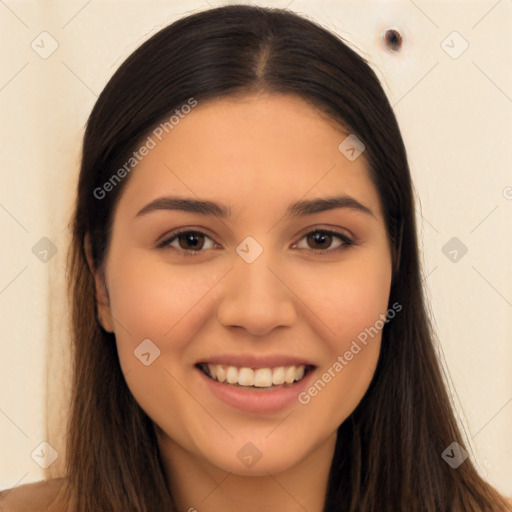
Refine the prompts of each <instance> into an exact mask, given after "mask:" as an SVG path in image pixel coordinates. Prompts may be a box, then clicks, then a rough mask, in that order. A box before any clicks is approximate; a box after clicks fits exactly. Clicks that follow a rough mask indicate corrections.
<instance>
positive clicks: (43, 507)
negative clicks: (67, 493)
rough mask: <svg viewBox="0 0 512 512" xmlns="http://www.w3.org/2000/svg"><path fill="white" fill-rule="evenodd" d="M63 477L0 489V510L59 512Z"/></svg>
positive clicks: (12, 511)
mask: <svg viewBox="0 0 512 512" xmlns="http://www.w3.org/2000/svg"><path fill="white" fill-rule="evenodd" d="M65 483H66V479H65V478H53V479H51V480H43V481H41V482H34V483H31V484H24V485H20V486H18V487H13V488H12V489H5V490H4V491H0V512H36V511H37V512H61V511H63V501H61V498H62V496H63V493H64V489H65V487H66V486H65Z"/></svg>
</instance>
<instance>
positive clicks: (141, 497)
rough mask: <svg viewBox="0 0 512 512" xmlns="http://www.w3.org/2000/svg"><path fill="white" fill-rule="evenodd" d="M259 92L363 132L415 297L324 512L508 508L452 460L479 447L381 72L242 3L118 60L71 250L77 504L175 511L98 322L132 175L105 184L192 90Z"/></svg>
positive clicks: (348, 433) (390, 329) (406, 287)
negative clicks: (430, 304)
mask: <svg viewBox="0 0 512 512" xmlns="http://www.w3.org/2000/svg"><path fill="white" fill-rule="evenodd" d="M260 91H264V92H269V93H285V94H293V95H297V96H299V97H301V98H302V99H303V100H305V101H307V102H309V104H311V105H312V106H314V107H316V108H318V109H320V110H321V111H322V112H324V113H325V115H327V116H328V117H329V118H330V119H332V120H333V121H334V122H336V123H337V125H339V126H340V127H341V128H343V129H344V130H347V131H348V133H352V134H355V135H356V136H357V137H358V138H359V139H361V140H362V141H364V144H365V146H366V150H365V153H364V155H365V157H366V160H367V163H368V166H369V171H370V176H371V179H372V182H373V183H374V185H375V187H376V188H377V190H378V193H379V197H380V200H381V203H382V207H383V211H384V216H385V223H386V229H387V233H388V237H389V240H390V243H391V246H392V248H393V254H392V256H393V281H392V286H391V292H390V300H389V304H394V303H395V302H397V303H399V304H401V305H402V307H403V309H402V311H401V312H400V314H399V315H396V317H395V318H394V319H393V320H392V321H391V322H389V323H388V324H386V325H385V327H384V330H383V338H382V345H381V353H380V357H379V362H378V365H377V369H376V372H375V375H374V378H373V380H372V382H371V384H370V386H369V388H368V390H367V392H366V394H365V396H364V397H363V399H362V400H361V402H360V403H359V405H358V406H357V408H356V409H355V410H354V411H353V413H352V414H351V415H350V416H349V417H348V418H347V419H346V420H345V421H344V422H343V424H342V425H341V426H340V427H339V429H338V440H337V444H336V449H335V454H334V459H333V462H332V467H331V471H330V476H329V482H328V491H327V495H326V503H325V509H324V510H325V511H326V512H331V511H342V510H343V511H350V512H355V511H363V512H370V511H379V512H386V511H390V512H391V511H393V512H396V511H404V510H411V511H419V510H422V511H428V512H439V511H452V510H461V511H462V510H463V511H465V512H469V511H475V512H476V511H478V512H481V511H491V510H492V511H493V512H497V511H505V510H508V508H507V507H506V501H505V500H504V499H503V497H501V496H500V494H499V493H498V492H497V491H496V490H495V489H494V488H493V487H492V486H491V485H489V484H488V483H487V482H486V481H485V480H484V479H483V478H482V477H480V476H479V474H478V473H477V471H476V469H475V467H474V466H473V464H472V463H471V461H470V460H469V459H467V460H466V461H465V462H464V463H462V464H461V465H460V466H459V467H458V468H457V469H453V468H452V467H450V465H448V464H447V463H446V462H445V461H444V460H443V458H442V457H441V454H442V452H443V451H444V450H445V449H446V448H447V447H448V446H449V445H451V443H453V442H457V443H458V444H459V445H461V446H462V447H465V448H466V449H467V447H466V446H465V442H464V440H463V437H462V435H461V432H460V430H459V427H458V425H457V422H456V418H455V415H454V409H453V405H452V403H451V401H450V395H449V394H448V392H447V388H446V387H445V383H444V381H443V374H442V371H441V366H440V363H439V361H438V357H437V355H436V345H435V343H436V342H435V335H434V332H433V328H432V326H431V324H430V322H429V317H428V312H427V306H426V302H425V298H424V292H423V289H422V278H421V272H420V264H419V254H418V243H417V235H416V224H415V206H414V197H413V189H412V184H411V177H410V171H409V166H408V162H407V156H406V151H405V148H404V144H403V141H402V137H401V134H400V130H399V127H398V124H397V121H396V118H395V115H394V113H393V111H392V108H391V106H390V104H389V101H388V99H387V97H386V95H385V93H384V91H383V88H382V87H381V85H380V83H379V80H378V78H377V76H376V75H375V73H374V72H373V71H372V69H371V68H370V66H369V65H368V64H367V62H366V61H365V60H364V59H363V58H362V57H360V56H359V55H358V54H357V53H356V52H355V51H354V50H352V49H351V48H350V47H349V45H348V44H347V43H346V42H344V41H343V39H342V38H340V37H338V36H337V35H335V34H332V33H330V32H328V31H327V30H325V29H323V28H322V27H320V26H319V25H317V24H316V23H314V22H312V21H309V20H307V19H306V18H304V17H301V16H298V15H296V14H294V13H292V12H290V11H287V10H281V9H271V8H263V7H254V6H242V5H233V6H226V7H220V8H215V9H209V10H206V11H202V12H198V13H195V14H193V15H190V16H187V17H184V18H182V19H180V20H178V21H176V22H174V23H172V24H171V25H169V26H167V27H165V28H164V29H162V30H160V31H159V32H158V33H156V34H155V35H154V36H152V37H151V38H150V39H149V40H148V41H146V42H145V43H144V44H142V46H140V47H139V48H138V49H137V50H136V51H135V52H134V53H132V54H131V55H130V56H129V57H128V59H127V60H126V61H125V62H124V63H123V64H122V65H121V66H120V68H119V69H118V70H117V71H116V73H115V74H114V75H113V76H112V78H111V79H110V81H109V82H108V84H107V85H106V87H105V89H104V90H103V92H102V93H101V95H100V97H99V98H98V101H97V102H96V104H95V106H94V108H93V110H92V113H91V115H90V117H89V120H88V123H87V128H86V132H85V136H84V140H83V151H82V161H81V169H80V176H79V182H78V191H77V201H76V208H75V211H74V214H73V219H72V244H71V247H70V253H69V261H68V270H69V293H70V300H71V304H72V311H71V313H72V332H73V336H74V338H73V358H74V367H73V381H72V408H71V414H70V419H69V425H68V439H67V455H66V456H67V459H66V472H67V491H68V502H69V503H68V505H69V508H68V510H69V511H70V512H90V511H95V512H97V511H115V512H126V511H137V512H157V511H160V510H162V511H164V510H165V511H170V510H175V508H174V505H173V500H172V493H171V490H170V489H169V488H168V485H167V481H166V478H165V474H164V470H163V465H162V461H161V459H160V454H159V450H158V445H157V442H156V437H155V433H154V430H153V425H152V422H151V420H150V418H148V416H147V415H146V414H145V413H144V412H143V411H142V409H141V408H140V407H139V405H138V404H137V403H136V401H135V399H134V398H133V396H132V394H131V393H130V391H129V389H128V387H127V385H126V383H125V380H124V377H123V374H122V371H121V368H120V364H119V360H118V355H117V351H116V344H115V338H114V335H113V334H111V333H108V332H106V331H105V330H103V329H102V327H101V325H100V323H99V322H98V320H97V304H96V302H95V289H94V281H93V275H92V273H91V272H90V270H89V268H88V266H87V261H86V253H85V250H84V237H85V236H86V235H88V236H90V242H91V246H90V247H91V254H92V259H93V264H94V269H95V270H98V271H99V272H100V275H101V272H102V269H103V265H104V262H105V257H106V254H107V251H108V247H109V240H110V235H111V229H112V220H113V211H114V208H115V205H116V203H117V201H118V200H119V197H120V194H121V192H122V190H123V188H124V186H126V183H127V181H128V179H129V175H126V176H125V177H123V179H122V180H120V182H116V183H115V186H113V187H111V190H110V191H109V192H108V194H105V195H104V197H99V196H100V195H102V194H100V193H98V190H99V189H100V188H101V187H102V185H103V184H104V183H106V182H108V181H109V180H110V179H112V177H113V175H114V174H115V173H116V171H117V170H118V169H120V168H122V167H123V164H125V163H126V161H127V160H128V159H129V157H130V156H131V155H132V152H133V151H134V150H135V149H137V147H138V144H140V142H141V140H142V139H143V138H144V137H146V136H147V134H148V133H150V131H151V130H152V129H153V128H154V127H155V126H157V125H158V124H159V123H160V122H161V121H162V120H163V119H164V118H168V117H169V115H170V114H172V112H173V111H174V110H175V109H177V108H179V107H180V106H181V105H183V104H186V103H187V101H188V100H189V99H190V98H195V100H196V101H198V103H199V104H201V102H204V101H207V100H213V99H215V98H221V97H226V96H230V95H240V94H249V93H254V92H260ZM95 191H96V193H95Z"/></svg>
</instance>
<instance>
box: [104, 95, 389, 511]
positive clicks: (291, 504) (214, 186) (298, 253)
mask: <svg viewBox="0 0 512 512" xmlns="http://www.w3.org/2000/svg"><path fill="white" fill-rule="evenodd" d="M346 136H347V134H346V133H344V132H343V131H342V130H341V129H340V128H339V127H337V125H335V124H334V123H333V122H332V121H330V120H328V119H326V117H325V116H323V115H321V114H320V113H319V112H318V111H317V110H315V109H314V108H313V107H312V106H311V105H309V104H308V103H306V102H304V101H303V100H302V99H299V98H297V97H294V96H290V95H267V94H261V95H251V96H244V97H238V98H233V97H230V98H228V99H222V100H214V101H213V102H208V103H204V104H201V103H199V104H198V105H197V106H196V107H195V108H194V109H193V110H192V112H191V113H190V114H188V115H187V116H186V117H185V118H184V119H182V120H180V122H179V124H178V125H177V126H175V127H174V129H173V130H172V131H171V132H170V133H169V134H168V135H166V136H165V137H164V138H163V140H162V141H161V142H159V143H158V145H157V146H156V147H155V148H154V149H152V150H151V151H150V152H149V154H148V155H147V156H146V157H145V158H144V159H143V160H142V161H141V162H140V163H139V164H138V165H137V167H136V169H135V170H134V171H132V174H131V176H130V177H129V181H128V183H127V184H126V187H125V189H124V190H123V193H122V195H121V198H120V200H119V203H118V205H117V207H116V210H115V213H114V223H113V232H112V239H111V245H110V247H109V252H108V254H107V258H106V262H105V265H106V266H105V272H106V273H105V276H106V282H105V285H106V289H105V286H104V283H103V281H102V278H101V276H100V275H99V273H96V274H95V278H96V293H97V301H98V304H99V310H98V313H99V319H100V322H101V323H102V325H103V327H104V328H105V329H106V330H107V331H110V332H114V333H115V336H116V343H117V349H118V354H119V358H120V362H121V366H122V370H123V372H124V374H125V378H126V382H127V384H128V387H129V389H130V391H131V392H132V393H133V395H134V397H135V399H136V400H137V402H138V403H139V404H140V406H141V407H142V408H143V409H144V411H145V412H146V413H147V414H148V415H149V417H150V418H151V419H152V420H153V422H154V423H155V425H156V431H157V435H158V442H159V447H160V451H161V454H162V457H163V461H164V465H165V470H166V474H167V478H168V481H169V484H170V486H171V489H172V490H173V495H174V497H175V501H176V504H177V506H178V510H180V511H181V510H183V511H188V510H190V509H192V510H193V509H196V510H197V511H198V512H202V511H216V510H223V511H225V512H229V511H234V510H237V511H238V510H240V507H243V510H245V511H247V512H251V511H260V510H262V509H264V510H282V511H287V512H292V511H293V512H295V511H299V510H301V511H303V510H304V509H306V510H308V511H309V512H321V510H322V508H323V505H324V495H325V490H326V486H327V478H328V474H329V469H330V464H331V461H332V456H333V451H334V447H335V440H336V431H337V428H338V426H339V425H340V424H341V423H342V422H343V421H344V420H345V419H346V418H347V417H348V416H349V415H350V414H351V413H352V411H353V410H354V409H355V408H356V406H357V404H358V403H359V402H360V400H361V399H362V397H363V395H364V394H365V392H366V390H367V389H368V386H369V384H370V382H371V379H372V376H373V372H374V370H375V367H376V365H377V361H378V357H379V351H380V344H381V332H379V334H378V335H376V336H374V337H373V338H369V340H370V341H369V342H368V343H367V345H366V346H364V348H362V350H361V351H360V352H359V353H358V354H357V355H355V356H354V357H353V359H352V360H351V361H350V362H348V364H347V365H346V366H345V367H344V368H343V370H342V371H340V372H339V373H337V374H336V376H335V378H332V379H331V381H330V382H329V383H328V384H327V385H326V386H325V387H324V388H323V389H322V390H321V391H320V392H319V393H318V394H317V395H316V396H315V397H313V398H312V399H311V401H310V402H309V403H308V404H306V405H303V404H300V403H299V402H294V404H293V405H292V406H291V407H287V408H285V409H283V410H281V411H279V412H278V413H272V414H252V413H247V412H242V411H240V410H238V409H235V408H233V407H230V406H228V405H226V404H224V403H223V402H221V401H219V400H218V399H217V398H216V397H215V396H213V395H212V394H211V393H209V392H208V389H207V388H206V386H205V384H204V380H203V377H202V375H201V374H200V373H199V372H198V371H197V369H195V368H194V364H195V363H196V362H197V361H198V360H201V359H202V360H204V359H207V358H208V357H209V356H212V355H215V354H222V353H225V352H234V353H244V354H246V353H250V354H255V353H260V354H266V355H268V354H276V353H279V354H294V355H296V356H301V357H303V358H304V359H306V360H308V361H311V362H312V363H313V364H314V365H315V366H316V369H315V370H314V378H313V380H312V382H315V381H316V380H318V379H319V378H321V376H322V374H324V373H325V372H326V371H327V370H328V369H329V368H331V367H332V366H333V364H334V362H335V361H336V360H337V358H338V356H340V355H343V354H344V353H345V352H346V351H347V350H348V349H349V348H350V346H351V344H352V342H353V341H354V340H355V339H356V338H357V336H358V334H360V333H361V332H362V331H364V329H365V328H369V327H370V326H374V325H375V323H376V321H377V320H378V319H379V318H380V315H384V314H385V313H386V310H387V307H388V299H389V292H390V285H391V254H390V249H389V242H388V238H387V234H386V228H385V224H384V220H383V215H382V209H381V204H380V200H379V195H378V192H377V190H376V189H375V187H374V186H373V184H372V183H371V181H370V178H369V174H368V168H367V163H366V161H365V160H364V153H363V155H361V156H360V157H359V158H357V159H355V160H354V161H350V160H349V159H347V158H346V157H345V156H344V155H343V154H342V153H341V152H340V151H339V150H338V146H339V144H340V143H341V142H342V141H343V140H344V139H345V137H346ZM340 193H344V194H348V195H350V196H352V197H354V198H356V199H357V200H358V201H359V202H361V203H363V204H364V205H365V206H367V207H368V208H370V209H371V210H372V212H373V213H374V216H371V215H367V214H365V213H362V212H358V211H355V210H349V209H344V208H338V209H333V210H329V211H324V212H320V213H315V214H313V215H309V216H307V217H299V218H286V217H285V216H284V213H285V210H286V208H287V206H288V205H289V204H290V203H292V202H294V201H297V200H301V199H314V198H320V197H328V196H332V195H335V194H340ZM165 195H180V196H186V197H194V198H196V199H197V198H201V199H209V200H212V201H215V202H219V203H223V204H225V205H227V206H229V207H230V208H231V210H232V215H231V217H230V218H227V219H220V218H218V217H216V216H212V215H210V216H206V215H200V214H197V213H190V212H183V211H169V210H167V211H164V210H161V211H156V212H151V213H149V214H147V215H144V216H141V217H138V218H135V215H136V214H137V212H138V211H139V210H140V209H141V208H143V207H144V206H145V205H146V204H148V203H149V202H151V201H152V200H154V199H156V198H158V197H162V196H165ZM177 228H190V229H195V230H199V231H201V232H203V233H205V234H206V237H204V238H199V239H198V240H199V243H198V245H199V246H201V243H203V244H204V245H203V248H202V249H200V250H201V251H203V252H202V253H199V254H198V255H196V256H190V257H183V256H181V255H180V249H181V251H182V253H183V252H184V251H186V249H187V248H188V249H189V251H191V250H192V248H191V246H190V244H188V245H187V239H186V238H185V239H183V238H182V240H181V243H180V239H179V238H178V239H175V240H174V241H173V242H172V247H167V248H160V249H157V248H156V246H157V242H159V241H162V240H164V239H165V238H168V235H169V234H170V233H171V231H173V230H176V229H177ZM320 228H323V229H331V230H334V231H337V232H339V233H342V234H344V235H346V236H348V237H349V238H351V239H352V240H354V241H355V242H356V245H353V246H350V247H345V248H343V249H341V250H336V248H337V247H339V246H343V241H342V240H340V239H338V238H337V237H333V238H332V239H330V240H331V241H330V244H329V239H327V241H326V242H324V243H323V244H322V243H321V242H320V243H319V242H316V243H315V240H311V239H310V240H309V241H308V237H307V236H306V235H307V234H309V233H311V232H314V231H315V230H316V229H320ZM247 236H252V237H253V238H254V239H255V240H256V241H257V242H258V243H259V244H260V245H261V246H262V247H263V253H262V254H261V255H260V256H259V257H258V258H257V259H256V260H255V261H254V262H252V263H250V264H248V263H246V262H245V261H244V260H243V259H242V258H241V257H240V256H239V255H238V254H237V252H236V251H235V249H236V247H237V246H238V245H239V244H240V243H241V242H242V240H244V239H245V238H246V237H247ZM208 237H209V238H208ZM297 246H298V247H297ZM321 249H327V250H330V251H331V252H328V253H326V254H324V255H319V254H318V252H319V251H320V250H321ZM106 290H108V293H107V292H106ZM147 338H149V339H151V340H152V342H153V343H154V344H155V345H156V346H157V347H158V348H159V350H160V356H159V357H158V358H157V359H156V360H155V361H154V362H153V363H152V364H150V365H149V366H145V365H143V364H141V362H140V361H139V360H138V359H137V358H136V357H134V353H133V352H134V350H135V349H136V348H137V346H138V345H139V344H140V343H141V341H142V340H144V339H147ZM256 392H257V391H256ZM248 442H250V443H252V444H254V445H255V446H256V447H257V448H258V450H259V451H260V453H261V455H262V457H261V459H260V460H259V461H258V462H257V463H256V464H254V465H253V466H252V467H246V466H245V465H244V464H243V463H242V462H241V460H240V459H239V458H238V457H237V452H238V451H239V450H240V449H241V448H242V447H243V446H244V445H245V444H246V443H248ZM192 510H191V512H192Z"/></svg>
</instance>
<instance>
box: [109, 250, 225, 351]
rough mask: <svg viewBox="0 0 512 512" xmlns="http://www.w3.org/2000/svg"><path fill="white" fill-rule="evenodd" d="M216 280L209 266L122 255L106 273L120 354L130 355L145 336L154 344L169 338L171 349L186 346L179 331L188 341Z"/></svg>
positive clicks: (216, 274)
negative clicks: (167, 263) (169, 262)
mask: <svg viewBox="0 0 512 512" xmlns="http://www.w3.org/2000/svg"><path fill="white" fill-rule="evenodd" d="M118 261H119V260H118ZM219 276H220V277H219ZM221 277H222V273H220V274H219V272H217V271H214V269H213V267H211V266H208V265H171V264H169V265H166V264H165V262H162V261H161V260H160V261H155V259H153V258H148V257H145V258H144V256H143V255H140V254H139V255H137V254H134V255H133V256H126V255H125V257H124V258H123V259H122V260H121V263H120V264H119V265H116V267H115V269H113V270H112V271H111V272H110V274H109V283H110V286H111V289H112V291H111V293H110V299H111V313H112V316H113V318H114V321H115V322H117V326H116V337H117V338H118V342H119V348H120V351H124V350H130V351H133V349H134V348H135V347H136V346H137V345H138V344H139V343H141V341H142V340H144V339H146V338H149V339H152V340H155V342H156V343H161V340H163V339H166V340H170V339H172V340H173V343H172V348H173V350H179V349H180V348H181V346H182V345H183V346H184V345H185V344H186V342H187V339H185V338H183V336H181V337H180V335H179V333H181V332H184V331H185V332H187V333H188V335H187V337H188V338H190V337H191V335H192V334H193V331H194V326H197V323H198V322H197V315H198V314H200V313H201V311H204V307H205V304H206V303H207V302H208V297H207V296H208V293H209V292H210V290H211V289H212V288H213V287H214V286H215V284H216V283H217V281H218V280H219V279H220V278H221ZM194 318H195V321H194ZM182 338H183V340H182ZM157 340H158V341H157ZM181 340H182V341H181ZM162 348H163V347H162ZM167 348H169V347H167Z"/></svg>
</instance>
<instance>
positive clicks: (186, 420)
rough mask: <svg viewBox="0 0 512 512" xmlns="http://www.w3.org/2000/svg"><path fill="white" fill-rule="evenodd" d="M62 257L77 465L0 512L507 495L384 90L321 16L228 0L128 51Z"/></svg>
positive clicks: (432, 502) (446, 505) (394, 503)
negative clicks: (478, 465) (486, 441)
mask: <svg viewBox="0 0 512 512" xmlns="http://www.w3.org/2000/svg"><path fill="white" fill-rule="evenodd" d="M317 244H319V245H317ZM68 270H69V276H70V281H69V284H70V292H71V300H72V318H73V329H74V358H75V368H74V379H73V399H72V410H71V416H70V422H69V432H68V445H67V461H66V462H67V475H66V478H65V479H64V478H63V479H57V480H52V481H50V482H47V483H45V484H41V483H40V484H35V485H34V484H32V485H31V486H24V487H25V489H23V488H18V489H16V490H13V491H12V492H11V493H10V494H9V495H7V496H5V494H6V493H5V492H4V496H5V499H4V504H5V505H4V506H5V507H7V510H11V509H10V508H9V506H11V507H12V510H17V506H19V505H16V502H18V503H19V502H21V501H24V502H25V506H28V508H30V506H32V509H33V510H41V507H46V509H47V510H65V511H68V512H82V511H83V512H85V511H110V510H113V511H145V512H154V511H160V510H161V511H170V510H180V511H181V510H183V511H185V510H188V511H189V512H192V511H194V510H196V511H198V512H201V511H216V510H222V511H224V512H229V511H231V510H235V509H236V510H244V511H256V510H258V511H259V510H283V511H290V512H291V511H298V510H308V511H310V512H321V511H328V512H331V511H341V510H344V511H354V512H355V511H365V512H366V511H368V512H369V511H380V512H383V511H397V510H400V511H405V510H407V511H429V512H438V511H465V512H466V511H505V510H512V507H511V506H510V504H507V501H506V500H505V498H504V497H502V496H500V494H499V493H498V492H497V491H496V490H495V489H493V488H492V486H490V485H489V484H488V483H487V482H485V481H484V480H483V479H482V478H481V477H480V476H479V475H478V473H477V471H476V469H475V467H474V466H473V464H472V463H471V461H470V460H469V459H468V458H467V452H466V451H465V449H464V445H465V443H464V440H463V438H462V435H461V433H460V431H459V428H458V426H457V422H456V418H455V415H454V412H453V409H452V405H451V402H450V399H449V395H448V393H447V391H446V389H445V386H444V384H443V380H442V373H441V370H440V365H439V362H438V360H437V357H436V352H435V347H434V334H433V332H432V328H431V325H430V323H429V319H428V314H427V307H426V304H425V300H424V296H423V292H422V283H421V276H420V268H419V256H418V245H417V238H416V225H415V217H414V202H413V193H412V184H411V178H410V172H409V168H408V163H407V157H406V152H405V148H404V145H403V141H402V138H401V135H400V131H399V128H398V125H397V122H396V119H395V117H394V114H393V112H392V109H391V107H390V105H389V102H388V100H387V98H386V96H385V93H384V92H383V89H382V87H381V85H380V84H379V82H378V80H377V78H376V75H375V74H374V73H373V71H372V70H371V69H370V67H369V66H368V65H367V64H366V63H365V61H364V60H363V59H362V58H361V57H359V56H358V55H357V54H356V53H355V52H354V51H352V50H351V49H349V47H348V46H347V45H346V44H345V43H344V42H343V41H342V40H341V39H340V38H339V37H337V36H335V35H333V34H330V33H329V32H327V31H325V30H324V29H322V28H320V27H319V26H317V25H316V24H314V23H312V22H310V21H308V20H306V19H304V18H302V17H299V16H297V15H295V14H293V13H291V12H288V11H284V10H278V9H265V8H257V7H249V6H230V7H222V8H217V9H211V10H208V11H205V12H201V13H197V14H194V15H191V16H188V17H186V18H183V19H181V20H179V21H177V22H175V23H173V24H172V25H170V26H169V27H166V28H164V29H163V30H161V31H160V32H158V33H157V34H156V35H154V36H153V37H152V38H151V39H150V40H149V41H147V42H146V43H145V44H143V45H142V46H141V47H140V48H139V49H137V50H136V51H135V52H134V53H133V54H132V55H131V56H130V57H129V58H128V59H127V60H126V61H125V62H124V63H123V64H122V65H121V67H120V68H119V70H118V71H117V72H116V73H115V75H114V76H113V77H112V79H111V80H110V81H109V83H108V84H107V86H106V87H105V90H104V91H103V92H102V94H101V95H100V97H99V99H98V101H97V103H96V105H95V107H94V109H93V111H92V113H91V116H90V118H89V122H88V125H87V130H86V133H85V137H84V145H83V157H82V165H81V171H80V177H79V183H78V197H77V203H76V209H75V212H74V217H73V241H72V247H71V252H70V266H69V269H68ZM23 490H24V491H27V493H28V492H29V491H30V492H31V493H32V494H31V495H29V494H25V495H24V494H23ZM9 500H10V502H9ZM0 503H2V502H1V501H0ZM9 503H11V505H9Z"/></svg>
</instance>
